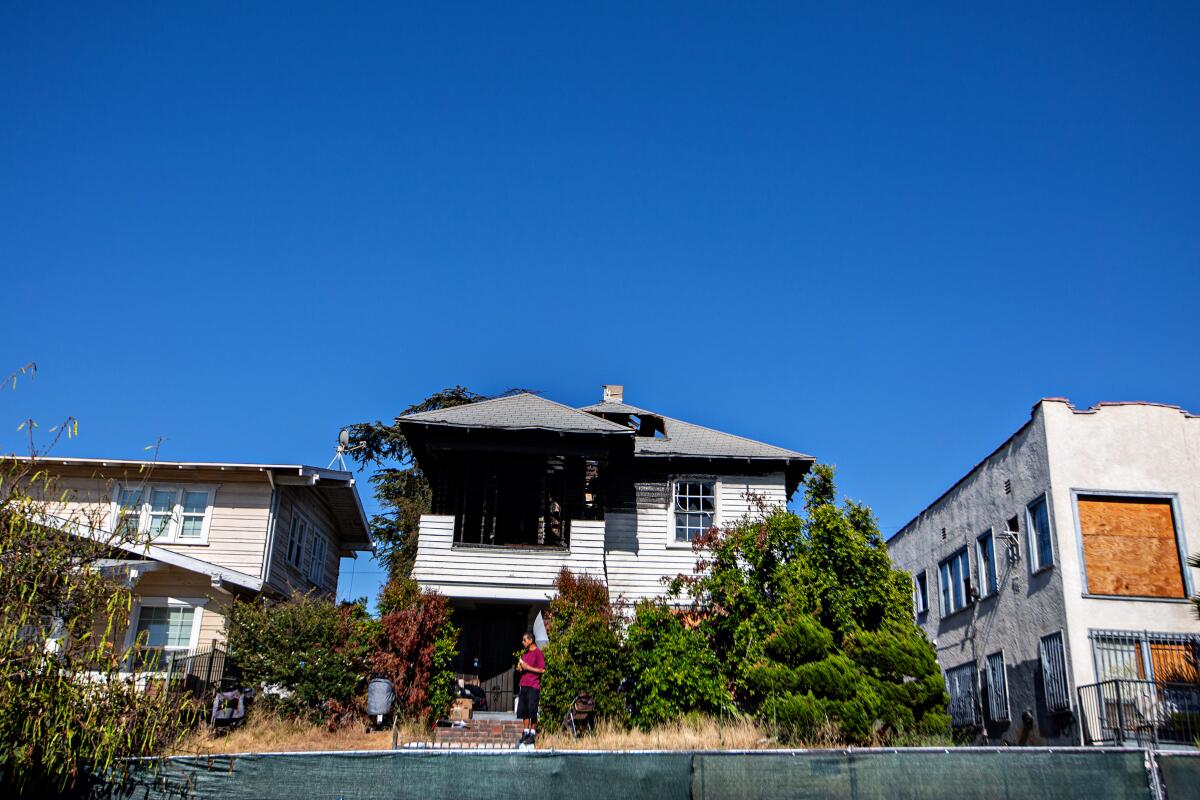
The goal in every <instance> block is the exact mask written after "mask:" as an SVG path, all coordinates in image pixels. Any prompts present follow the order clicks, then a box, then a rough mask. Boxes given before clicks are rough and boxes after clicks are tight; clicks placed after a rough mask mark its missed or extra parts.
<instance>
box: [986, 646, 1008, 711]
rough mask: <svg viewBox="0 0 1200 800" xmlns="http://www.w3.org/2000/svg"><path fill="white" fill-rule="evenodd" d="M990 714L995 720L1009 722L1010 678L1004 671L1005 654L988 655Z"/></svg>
mask: <svg viewBox="0 0 1200 800" xmlns="http://www.w3.org/2000/svg"><path fill="white" fill-rule="evenodd" d="M986 669H987V701H988V716H989V717H990V718H991V720H992V721H993V722H1008V721H1009V713H1008V678H1007V676H1006V675H1005V671H1004V654H1003V653H992V654H991V655H990V656H988V657H987V664H986Z"/></svg>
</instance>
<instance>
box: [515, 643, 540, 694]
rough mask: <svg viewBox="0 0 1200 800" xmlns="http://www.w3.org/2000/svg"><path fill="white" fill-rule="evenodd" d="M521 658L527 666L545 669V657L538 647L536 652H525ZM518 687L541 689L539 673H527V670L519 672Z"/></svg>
mask: <svg viewBox="0 0 1200 800" xmlns="http://www.w3.org/2000/svg"><path fill="white" fill-rule="evenodd" d="M521 658H522V659H523V660H524V661H525V663H526V664H528V665H529V666H531V667H537V668H538V669H545V668H546V657H545V656H544V655H542V649H541V648H540V647H539V648H538V649H537V650H527V651H525V655H523V656H521ZM520 685H521V686H530V687H532V688H534V689H540V688H542V675H541V673H539V672H529V671H528V670H521V681H520Z"/></svg>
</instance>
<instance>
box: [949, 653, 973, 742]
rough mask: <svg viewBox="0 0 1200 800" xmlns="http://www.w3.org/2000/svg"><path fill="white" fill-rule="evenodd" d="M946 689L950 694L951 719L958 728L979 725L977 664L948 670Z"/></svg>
mask: <svg viewBox="0 0 1200 800" xmlns="http://www.w3.org/2000/svg"><path fill="white" fill-rule="evenodd" d="M946 689H947V690H948V691H949V692H950V708H949V711H950V719H951V721H952V722H953V723H954V725H955V726H956V727H959V728H965V727H970V726H972V725H978V724H979V703H978V700H977V691H976V680H975V662H971V663H970V664H963V665H962V666H960V667H954V668H953V669H948V670H946Z"/></svg>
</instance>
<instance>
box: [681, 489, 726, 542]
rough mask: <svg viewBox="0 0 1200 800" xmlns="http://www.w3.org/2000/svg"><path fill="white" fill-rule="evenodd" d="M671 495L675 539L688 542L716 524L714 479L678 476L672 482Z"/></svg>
mask: <svg viewBox="0 0 1200 800" xmlns="http://www.w3.org/2000/svg"><path fill="white" fill-rule="evenodd" d="M672 495H673V497H672V502H671V508H672V510H673V511H674V517H675V541H677V542H690V541H692V540H693V539H695V538H696V537H698V536H700V535H701V534H703V533H704V532H706V531H707V530H708V529H709V528H711V527H712V526H713V525H715V524H716V513H717V482H716V481H714V480H711V479H702V478H680V479H678V480H676V481H674V482H673V483H672Z"/></svg>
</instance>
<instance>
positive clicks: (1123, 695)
mask: <svg viewBox="0 0 1200 800" xmlns="http://www.w3.org/2000/svg"><path fill="white" fill-rule="evenodd" d="M1079 712H1080V723H1081V725H1082V728H1083V743H1084V744H1087V745H1116V746H1120V745H1130V746H1135V745H1136V746H1138V747H1157V746H1159V745H1162V744H1184V745H1195V744H1196V741H1197V739H1200V685H1198V684H1195V683H1165V682H1163V683H1160V682H1157V681H1141V680H1131V679H1115V680H1108V681H1101V682H1100V683H1093V684H1089V685H1087V686H1080V687H1079Z"/></svg>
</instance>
